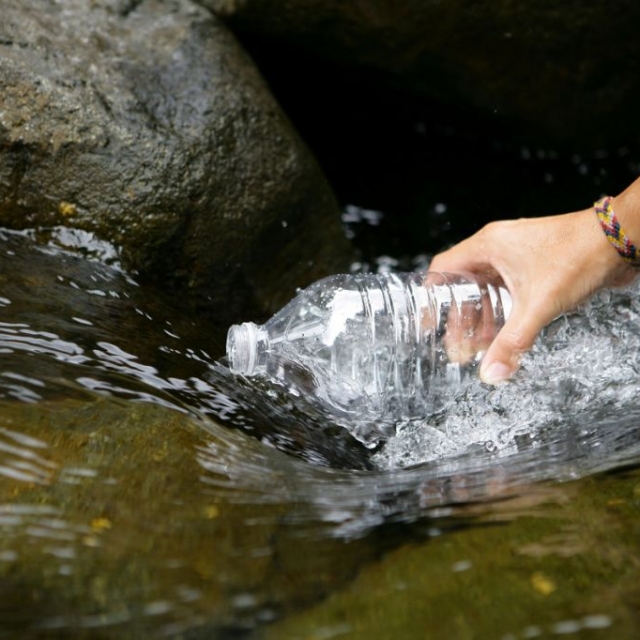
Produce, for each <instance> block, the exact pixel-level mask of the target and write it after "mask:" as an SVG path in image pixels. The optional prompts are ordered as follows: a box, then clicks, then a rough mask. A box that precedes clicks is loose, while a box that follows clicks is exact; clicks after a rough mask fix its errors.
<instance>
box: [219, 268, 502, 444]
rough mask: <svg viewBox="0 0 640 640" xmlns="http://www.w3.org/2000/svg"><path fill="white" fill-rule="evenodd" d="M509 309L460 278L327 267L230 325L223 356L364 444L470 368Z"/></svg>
mask: <svg viewBox="0 0 640 640" xmlns="http://www.w3.org/2000/svg"><path fill="white" fill-rule="evenodd" d="M510 310H511V297H510V295H509V293H508V291H506V289H503V288H498V287H494V286H492V285H489V284H486V283H482V282H479V281H478V280H477V279H472V278H471V277H468V276H462V275H458V274H443V273H435V272H427V273H399V274H358V275H335V276H330V277H328V278H324V279H323V280H319V281H318V282H316V283H314V284H312V285H311V286H310V287H308V288H307V289H304V290H303V291H301V292H300V293H299V294H298V295H297V296H296V297H295V298H294V299H293V300H292V301H291V302H289V304H287V305H286V306H285V307H283V308H282V309H281V310H280V311H279V312H278V313H276V314H275V315H274V316H273V317H272V318H271V319H270V320H268V321H267V322H266V323H265V324H264V325H256V324H254V323H252V322H245V323H243V324H240V325H234V326H232V327H231V328H230V329H229V333H228V336H227V358H228V362H229V367H230V369H231V370H232V371H233V372H234V373H238V374H242V375H244V376H261V377H263V378H267V379H269V380H271V381H273V382H275V383H277V384H280V385H283V386H284V387H285V388H286V389H287V390H288V391H289V392H292V393H293V394H294V395H303V396H304V397H305V400H306V401H311V402H313V403H315V404H319V405H320V406H321V408H323V409H324V410H326V411H327V412H328V413H329V414H330V416H331V417H332V418H333V419H334V420H335V421H336V422H338V423H339V424H341V425H343V426H346V427H347V428H349V429H350V430H351V431H352V433H354V435H356V437H358V438H359V439H361V440H362V441H364V442H365V443H367V444H371V443H372V442H375V441H376V437H378V438H379V436H380V432H381V428H384V427H385V426H389V425H393V424H395V423H397V422H399V421H402V420H406V419H412V418H419V417H425V416H426V415H428V414H429V413H430V412H431V411H433V410H434V407H435V404H436V403H435V401H436V399H437V398H438V396H441V395H442V393H443V392H445V391H446V390H447V389H449V388H450V386H451V385H457V384H459V383H460V382H461V381H462V380H463V379H464V378H465V377H466V376H469V374H471V373H472V372H474V371H475V369H476V368H477V365H478V363H479V362H480V360H481V358H482V355H483V354H484V351H485V350H486V348H487V346H488V345H489V344H490V343H491V341H492V340H493V338H494V337H495V335H496V334H497V332H498V330H499V329H500V327H501V326H502V325H503V324H504V321H505V319H506V318H507V316H508V315H509V312H510ZM383 431H384V429H383ZM372 433H373V434H375V435H374V436H373V437H371V434H372Z"/></svg>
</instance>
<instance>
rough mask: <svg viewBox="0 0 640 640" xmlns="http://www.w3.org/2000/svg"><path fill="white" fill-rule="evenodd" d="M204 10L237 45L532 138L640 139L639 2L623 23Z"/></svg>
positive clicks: (545, 6) (311, 3)
mask: <svg viewBox="0 0 640 640" xmlns="http://www.w3.org/2000/svg"><path fill="white" fill-rule="evenodd" d="M200 2H201V4H204V5H206V6H209V7H211V8H212V9H213V10H214V11H216V12H217V14H218V15H220V16H221V17H224V18H225V19H227V21H228V24H229V25H230V26H231V27H232V28H233V29H234V30H236V31H237V32H238V33H239V34H242V35H258V36H260V37H263V38H265V39H266V40H267V41H269V42H276V43H278V44H281V43H288V44H289V45H293V46H294V47H297V48H300V49H304V50H307V51H310V52H312V53H313V54H315V55H319V56H322V57H325V58H328V59H331V60H339V61H343V62H345V63H350V64H352V65H355V66H358V67H359V68H361V69H365V70H366V69H368V70H376V71H378V72H383V75H386V76H387V79H391V81H392V82H393V83H394V84H399V85H400V86H403V87H405V88H409V89H411V90H413V91H415V92H418V93H421V94H423V95H427V96H429V97H432V98H436V99H438V100H440V101H442V102H443V103H444V104H451V105H457V106H462V107H472V108H476V109H477V108H479V109H480V110H482V111H484V112H485V113H487V114H488V115H490V116H492V117H494V116H498V117H505V118H508V119H513V120H515V121H516V122H517V123H518V124H519V125H520V126H521V125H523V124H524V125H527V126H528V127H529V130H530V131H533V132H538V133H539V132H543V133H551V134H553V135H554V136H557V137H560V138H563V139H565V140H572V141H573V143H574V144H576V143H587V142H589V143H591V142H602V141H604V142H606V141H607V140H608V139H611V138H613V137H615V138H621V139H622V140H628V139H629V137H630V136H631V135H632V134H633V132H635V126H634V124H635V118H636V115H635V106H636V105H637V103H638V98H640V81H639V80H638V73H637V60H638V57H639V55H640V41H639V40H638V38H637V37H636V33H635V31H636V25H637V24H638V21H639V20H640V5H638V3H634V2H631V1H629V0H626V1H623V2H622V3H617V4H616V11H612V10H611V3H609V2H606V1H605V0H597V1H596V2H589V3H581V2H569V3H562V4H559V3H557V2H551V1H549V0H545V1H544V2H532V1H529V2H524V3H523V2H517V3H513V2H508V3H495V2H469V1H468V0H453V1H450V2H424V1H423V0H402V1H401V2H389V1H388V0H370V1H367V2H361V1H360V0H346V1H345V2H323V1H321V0H287V1H286V2H282V1H281V0H200ZM614 34H615V35H614ZM298 72H299V70H298V69H295V71H293V72H292V73H298ZM292 82H293V79H292ZM632 123H633V124H632Z"/></svg>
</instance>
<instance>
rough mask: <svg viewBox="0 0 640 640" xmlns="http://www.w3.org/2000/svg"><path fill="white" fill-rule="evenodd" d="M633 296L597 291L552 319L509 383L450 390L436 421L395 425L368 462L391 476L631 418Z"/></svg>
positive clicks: (635, 347) (639, 303) (635, 367)
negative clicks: (569, 311)
mask: <svg viewBox="0 0 640 640" xmlns="http://www.w3.org/2000/svg"><path fill="white" fill-rule="evenodd" d="M639 294H640V285H634V286H633V287H630V288H628V289H626V290H613V291H605V292H603V293H601V294H599V295H597V296H595V297H594V298H593V299H592V300H591V301H590V302H589V303H587V304H585V305H584V306H583V307H582V308H581V309H579V310H578V311H576V312H574V313H572V314H570V315H566V316H563V317H561V318H559V319H558V320H556V321H555V322H554V323H553V324H552V325H551V326H550V327H548V328H547V330H546V331H545V332H544V334H543V336H542V337H541V338H539V339H538V341H537V343H536V345H535V346H534V348H533V349H532V351H531V352H530V353H529V354H527V355H526V356H524V358H523V361H522V368H521V370H520V371H519V373H518V374H517V375H516V376H515V378H514V379H513V380H512V381H511V382H510V383H508V384H505V385H502V386H499V387H496V388H490V387H487V386H485V385H483V384H482V383H481V382H480V381H479V380H478V379H476V380H474V381H473V382H472V383H471V384H470V385H469V386H467V387H464V388H462V389H460V390H455V389H452V395H451V397H450V398H449V399H448V401H447V402H446V405H445V406H444V407H443V408H441V409H440V410H439V411H438V412H437V413H434V414H432V415H429V416H427V417H426V418H425V419H423V420H414V421H412V422H410V423H405V424H401V425H398V427H397V430H396V435H395V437H393V438H391V439H390V440H389V441H388V442H387V443H386V444H385V446H384V447H383V448H382V450H381V451H379V452H378V453H377V454H376V455H375V457H374V459H375V462H376V463H377V464H378V465H379V466H380V467H382V468H384V469H395V468H398V467H406V466H410V465H416V464H420V463H425V462H432V461H435V460H439V459H442V458H446V457H454V456H458V455H462V454H465V453H469V452H470V451H474V450H481V449H484V450H485V451H490V452H493V453H494V454H495V455H505V454H508V453H511V452H515V451H518V450H520V449H521V448H522V447H535V446H537V443H538V441H539V439H540V438H541V437H543V436H544V435H545V434H547V433H548V432H551V431H553V430H560V429H563V430H565V429H567V428H568V427H569V426H575V427H578V428H580V429H582V430H583V431H584V432H587V431H593V430H594V429H596V431H597V428H598V425H599V424H600V423H601V422H602V421H603V420H621V419H622V418H624V417H627V416H628V414H629V412H630V411H632V410H636V411H639V410H640V401H639V400H638V398H637V396H638V393H637V387H638V379H639V372H640V363H638V362H637V353H638V352H639V351H640V299H639Z"/></svg>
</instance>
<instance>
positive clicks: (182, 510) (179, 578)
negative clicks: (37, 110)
mask: <svg viewBox="0 0 640 640" xmlns="http://www.w3.org/2000/svg"><path fill="white" fill-rule="evenodd" d="M81 249H82V250H81ZM224 329H225V328H224V327H216V326H215V322H207V321H204V320H196V319H195V318H194V316H193V314H190V313H185V312H184V309H181V308H180V306H179V305H177V304H174V303H173V302H172V301H171V300H170V299H167V298H166V297H165V296H164V295H163V293H162V292H159V291H156V290H150V289H148V288H146V287H144V286H140V285H139V284H137V283H136V282H135V280H134V279H133V278H131V277H130V276H128V275H127V274H125V273H123V272H122V271H121V270H120V269H119V267H118V264H117V254H116V253H115V252H114V251H113V250H112V249H111V248H110V247H109V246H106V245H103V244H101V243H99V242H96V241H95V240H93V239H92V238H91V237H88V236H83V235H81V234H77V233H76V234H71V233H70V232H68V231H65V230H63V229H58V230H54V231H53V232H52V233H50V234H48V235H47V237H42V236H38V235H37V234H34V233H28V232H22V233H15V232H2V234H0V363H1V366H0V637H2V638H4V637H6V638H16V637H20V638H57V637H59V638H67V637H73V638H85V637H86V638H155V637H177V638H238V637H245V636H246V637H268V638H278V639H280V638H360V637H362V638H364V637H367V638H412V637H416V638H442V639H450V638H498V639H504V640H508V639H513V638H534V637H549V636H553V635H567V636H569V637H572V636H573V637H578V636H580V637H582V636H584V637H588V638H592V637H593V638H608V637H616V638H627V637H628V638H632V637H635V635H634V634H635V630H636V629H637V626H638V624H639V623H640V615H639V614H638V610H639V609H640V608H639V606H638V605H640V590H639V589H638V586H637V584H638V582H637V579H638V574H639V571H640V566H638V564H639V561H638V558H639V557H640V553H639V551H640V543H639V540H640V536H638V533H639V526H640V525H638V522H640V520H638V515H639V514H638V511H639V510H640V471H638V469H640V421H639V420H638V418H639V416H640V399H638V394H637V382H636V380H637V377H638V371H639V368H640V365H639V364H638V352H639V348H640V304H639V303H638V289H637V288H633V289H629V290H626V291H621V292H613V293H606V294H603V295H602V296H600V297H598V298H596V299H595V300H594V301H593V302H592V303H590V304H589V305H588V306H586V307H585V308H583V309H581V310H580V311H579V312H577V313H575V314H573V315H571V316H568V317H564V318H561V319H559V320H558V321H556V323H555V324H554V325H553V326H552V327H550V328H549V330H548V331H547V335H546V336H545V337H544V339H543V340H542V341H540V342H539V344H538V345H537V347H536V349H535V350H534V351H533V353H532V354H530V355H529V356H528V357H527V359H526V361H525V363H524V367H523V371H522V372H521V373H520V374H519V376H518V378H517V379H516V381H515V382H514V383H513V384H509V385H506V386H504V387H500V388H498V389H495V390H492V389H489V388H487V387H484V386H482V385H481V384H480V383H473V384H471V385H470V386H467V387H465V388H464V389H460V390H459V391H456V392H455V393H453V394H452V396H451V399H450V401H449V402H448V403H447V405H446V406H445V407H444V408H441V409H439V410H438V412H436V413H434V414H433V415H430V416H428V417H427V418H426V419H424V420H421V421H414V422H412V423H407V424H401V425H398V426H397V432H396V435H395V436H394V437H391V438H390V439H389V440H388V441H387V442H386V443H385V444H383V445H382V446H381V447H379V448H378V449H377V450H376V451H375V452H371V451H369V450H367V449H366V448H364V447H363V446H361V445H360V444H359V443H358V442H357V441H356V440H355V439H353V438H352V437H351V436H350V435H349V433H348V432H347V431H346V430H344V429H341V428H338V427H336V426H334V425H332V424H327V423H326V421H325V420H323V418H322V416H321V415H319V414H317V413H316V412H315V410H314V408H313V404H312V403H309V402H307V401H306V399H305V398H300V397H291V396H288V395H287V393H286V391H285V390H283V389H280V388H277V387H271V386H269V385H267V384H266V383H259V382H249V381H246V380H243V379H241V378H237V377H234V376H232V375H231V374H230V373H229V372H228V370H227V369H226V367H225V364H224V360H222V359H221V356H222V344H223V339H224Z"/></svg>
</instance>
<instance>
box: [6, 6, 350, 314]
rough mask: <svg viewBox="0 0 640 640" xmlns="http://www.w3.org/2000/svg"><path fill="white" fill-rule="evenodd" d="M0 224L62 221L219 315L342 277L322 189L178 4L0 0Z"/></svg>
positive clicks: (335, 223) (306, 160)
mask: <svg viewBox="0 0 640 640" xmlns="http://www.w3.org/2000/svg"><path fill="white" fill-rule="evenodd" d="M0 95H1V96H2V99H1V101H0V225H2V226H11V227H17V228H23V227H34V226H35V227H42V226H54V225H67V226H72V227H76V228H80V229H85V230H88V231H93V232H95V233H96V234H97V235H98V236H99V237H101V238H104V239H107V240H110V241H111V242H114V243H116V244H117V245H119V246H121V247H122V256H123V259H124V261H125V264H126V266H128V267H129V268H132V269H136V270H138V271H139V272H140V273H141V274H142V275H143V276H153V277H155V278H156V279H157V280H158V281H160V282H162V283H167V284H172V285H174V286H178V287H180V291H181V294H183V295H185V297H187V294H188V293H192V294H195V296H197V299H198V300H199V301H201V302H202V303H204V304H208V305H210V306H212V307H213V308H214V309H216V310H217V312H218V313H219V314H220V315H224V316H225V317H228V318H233V317H237V316H238V315H239V314H248V313H257V312H264V311H265V310H267V311H270V310H273V309H274V308H275V307H277V306H278V305H280V304H281V303H282V302H283V301H284V300H285V299H286V298H288V297H289V296H290V295H291V294H292V291H293V289H294V288H295V286H299V285H302V284H305V283H308V282H309V281H311V280H313V279H315V278H316V277H318V276H321V275H324V274H326V273H327V272H332V271H336V270H340V269H343V268H344V267H345V264H346V258H347V252H348V246H347V243H346V241H345V239H344V237H343V233H342V231H341V228H340V224H339V211H338V207H337V205H336V203H335V200H334V198H333V195H332V192H331V190H330V188H329V187H328V185H327V184H326V181H325V179H324V178H323V176H322V174H321V172H320V170H319V169H318V167H317V165H316V163H315V161H314V159H313V158H312V157H311V155H310V153H309V152H308V150H307V149H306V147H305V146H304V145H303V143H302V142H301V141H300V139H299V138H298V136H297V135H296V134H295V132H294V131H293V130H292V127H291V126H290V123H289V122H288V120H287V118H286V117H285V116H284V115H283V113H282V112H281V110H280V108H279V106H278V104H277V103H276V101H275V100H274V99H273V98H272V96H271V95H270V93H269V91H268V89H267V87H266V85H265V83H264V81H263V80H262V78H261V77H260V75H259V73H258V72H257V70H256V69H255V68H254V66H253V63H252V62H251V60H250V59H249V57H248V56H247V55H246V54H245V52H244V51H243V49H242V48H241V47H240V46H239V45H238V43H237V42H236V40H235V39H234V37H233V36H232V35H231V34H230V33H229V32H228V31H227V29H226V28H225V27H224V26H223V25H221V23H219V22H218V21H217V20H216V19H215V18H214V17H213V16H212V15H211V14H210V12H209V11H207V10H206V9H204V8H202V7H198V6H197V5H195V4H193V3H192V2H191V1H190V0H170V1H168V2H161V1H160V0H142V1H132V0H130V1H127V0H120V1H119V0H96V1H94V2H91V3H87V2H85V1H84V0H66V1H65V2H62V3H58V2H53V1H50V2H42V0H6V1H5V2H3V5H2V22H1V23H0Z"/></svg>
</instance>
